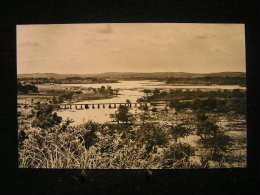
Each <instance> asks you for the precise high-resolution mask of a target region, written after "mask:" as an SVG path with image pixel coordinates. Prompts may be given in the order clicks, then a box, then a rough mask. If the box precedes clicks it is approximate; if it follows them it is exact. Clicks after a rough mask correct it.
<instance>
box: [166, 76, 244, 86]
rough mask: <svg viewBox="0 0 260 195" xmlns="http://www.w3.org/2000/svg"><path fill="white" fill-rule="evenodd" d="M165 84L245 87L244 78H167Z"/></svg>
mask: <svg viewBox="0 0 260 195" xmlns="http://www.w3.org/2000/svg"><path fill="white" fill-rule="evenodd" d="M166 83H167V84H194V85H196V84H203V85H212V84H216V85H241V86H245V85H246V78H245V77H217V76H210V77H209V76H208V77H199V78H174V77H172V78H168V79H167V80H166Z"/></svg>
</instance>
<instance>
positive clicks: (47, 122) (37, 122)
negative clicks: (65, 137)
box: [32, 104, 62, 129]
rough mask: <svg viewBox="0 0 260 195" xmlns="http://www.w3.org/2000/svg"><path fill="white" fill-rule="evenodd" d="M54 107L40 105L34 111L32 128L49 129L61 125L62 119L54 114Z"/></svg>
mask: <svg viewBox="0 0 260 195" xmlns="http://www.w3.org/2000/svg"><path fill="white" fill-rule="evenodd" d="M53 110H54V106H52V105H42V104H38V105H37V106H36V107H35V110H32V117H33V121H32V127H40V128H43V129H48V128H50V127H53V126H55V125H58V124H60V123H61V121H62V118H61V117H59V116H58V115H57V113H56V112H54V113H53Z"/></svg>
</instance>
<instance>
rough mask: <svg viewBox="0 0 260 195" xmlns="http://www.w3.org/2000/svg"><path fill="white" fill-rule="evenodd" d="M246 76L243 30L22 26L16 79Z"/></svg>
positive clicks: (145, 25) (152, 25)
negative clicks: (104, 74) (135, 74)
mask: <svg viewBox="0 0 260 195" xmlns="http://www.w3.org/2000/svg"><path fill="white" fill-rule="evenodd" d="M226 71H232V72H233V71H234V72H245V32H244V24H200V23H98V24H47V25H17V73H18V74H24V73H60V74H88V73H100V72H191V73H210V72H226Z"/></svg>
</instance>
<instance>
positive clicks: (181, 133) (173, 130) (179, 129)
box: [170, 124, 191, 142]
mask: <svg viewBox="0 0 260 195" xmlns="http://www.w3.org/2000/svg"><path fill="white" fill-rule="evenodd" d="M170 134H171V135H172V137H173V138H174V139H175V142H177V140H178V138H181V137H186V136H188V135H190V134H191V130H190V129H188V128H186V127H184V126H183V125H182V124H179V125H176V126H171V127H170Z"/></svg>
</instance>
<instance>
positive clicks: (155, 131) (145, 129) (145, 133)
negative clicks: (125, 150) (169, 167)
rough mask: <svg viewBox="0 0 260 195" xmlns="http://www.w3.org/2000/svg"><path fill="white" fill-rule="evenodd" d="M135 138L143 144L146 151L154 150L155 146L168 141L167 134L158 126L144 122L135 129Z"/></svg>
mask: <svg viewBox="0 0 260 195" xmlns="http://www.w3.org/2000/svg"><path fill="white" fill-rule="evenodd" d="M136 139H137V141H138V142H139V143H141V144H145V145H146V149H147V151H148V152H150V151H154V149H155V146H159V145H165V144H166V143H168V134H167V132H165V131H163V129H162V128H161V127H160V126H156V125H154V124H151V123H145V124H143V125H142V126H140V128H139V129H137V135H136Z"/></svg>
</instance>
